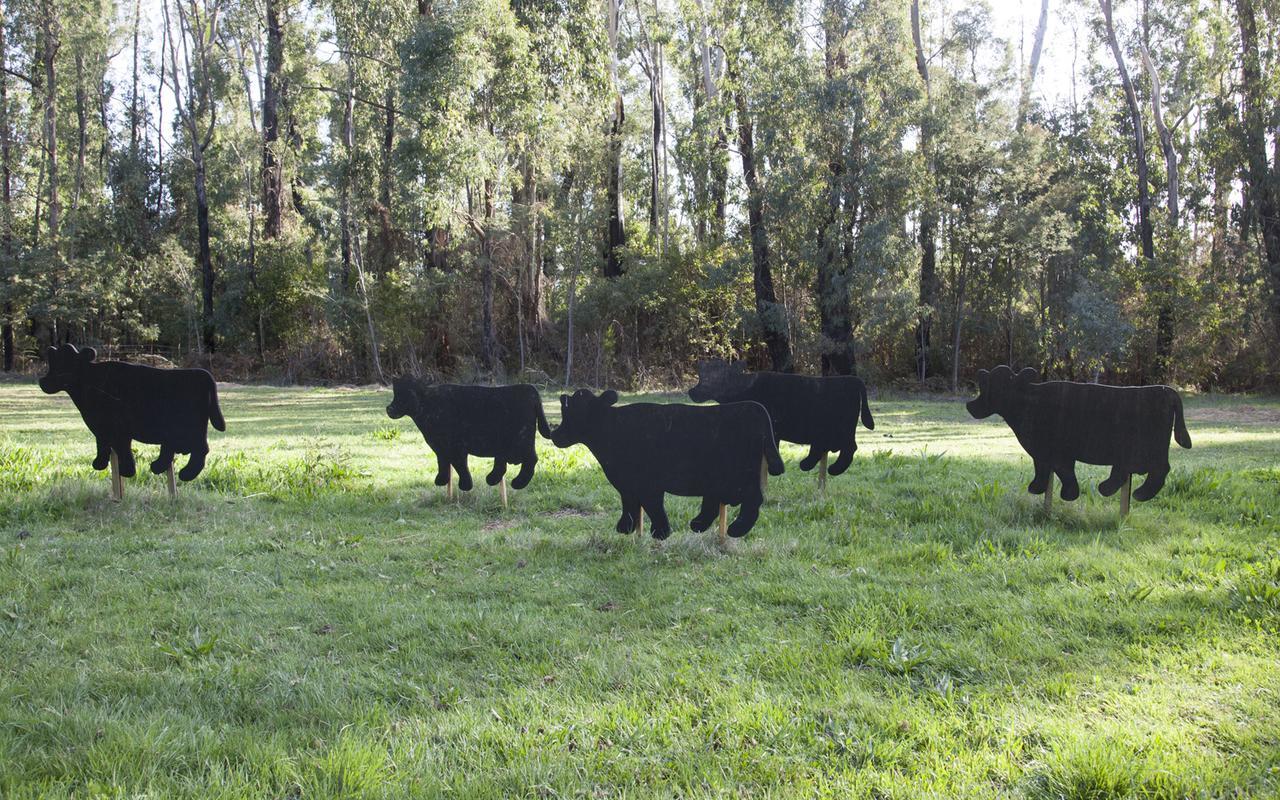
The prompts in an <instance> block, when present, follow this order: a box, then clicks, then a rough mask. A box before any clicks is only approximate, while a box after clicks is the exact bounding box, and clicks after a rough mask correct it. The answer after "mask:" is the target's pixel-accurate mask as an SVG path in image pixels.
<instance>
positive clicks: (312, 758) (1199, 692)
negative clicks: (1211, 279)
mask: <svg viewBox="0 0 1280 800" xmlns="http://www.w3.org/2000/svg"><path fill="white" fill-rule="evenodd" d="M389 399H390V395H389V393H388V392H377V391H371V390H318V389H278V388H238V387H226V388H224V390H223V392H222V405H223V410H224V412H225V415H226V418H227V421H228V426H229V431H228V432H227V433H225V434H219V433H216V432H211V433H210V439H211V444H212V447H213V455H212V456H211V460H210V464H209V467H208V469H207V470H206V471H205V473H204V474H203V475H202V476H201V477H200V478H199V479H198V480H197V481H196V482H195V483H194V484H191V485H188V486H183V487H180V489H179V498H178V500H177V502H176V503H171V502H170V501H169V499H168V498H167V496H166V494H165V489H164V483H163V479H162V478H155V477H153V476H151V475H150V474H147V475H146V476H145V477H142V478H140V479H137V480H133V481H129V482H127V487H126V494H125V501H124V502H123V503H122V504H115V503H112V502H110V501H109V499H108V483H109V482H108V479H107V477H106V476H105V474H104V473H95V472H93V471H92V470H91V469H90V467H89V462H90V461H91V459H92V457H93V447H92V439H91V437H90V436H89V435H88V433H87V431H86V430H85V429H84V427H83V424H82V423H81V421H80V419H79V416H78V415H77V414H76V412H75V409H74V407H73V406H72V405H71V402H70V400H69V399H68V398H67V397H66V396H65V395H59V396H57V397H47V396H45V395H42V394H41V393H40V392H39V390H38V389H37V388H36V387H35V386H34V385H30V384H16V383H9V384H3V385H0V796H2V797H4V798H33V797H80V798H97V797H103V798H107V797H110V798H117V797H120V798H123V797H146V798H168V797H189V798H224V797H225V798H231V797H234V798H282V799H283V798H329V797H350V798H366V797H368V798H408V797H441V796H458V797H538V798H544V797H545V798H560V797H587V798H600V797H662V798H665V797H709V796H733V797H804V798H808V797H839V798H845V797H875V798H889V797H892V798H919V797H962V798H972V797H1029V798H1119V797H1142V798H1181V797H1202V796H1203V797H1275V796H1277V795H1278V794H1280V402H1277V401H1275V400H1268V399H1259V398H1241V399H1223V398H1193V399H1191V400H1189V402H1188V414H1187V416H1188V427H1189V428H1190V431H1191V436H1192V439H1193V440H1194V442H1195V448H1194V449H1193V450H1190V451H1185V450H1180V449H1177V448H1176V447H1175V449H1174V452H1173V453H1172V454H1171V458H1172V460H1173V465H1174V470H1173V473H1172V475H1171V476H1170V480H1169V483H1168V485H1167V486H1166V488H1165V490H1164V492H1163V493H1162V494H1161V495H1160V496H1158V497H1157V498H1156V499H1155V500H1154V501H1152V502H1150V503H1147V504H1137V503H1135V505H1134V512H1133V514H1132V515H1131V516H1130V517H1129V519H1128V520H1125V521H1121V520H1120V519H1119V518H1118V502H1117V499H1116V498H1111V499H1107V500H1104V499H1102V498H1100V497H1098V495H1097V492H1096V489H1095V488H1094V486H1096V484H1097V482H1098V481H1099V480H1101V478H1102V477H1104V476H1105V474H1106V472H1105V470H1104V469H1102V468H1095V467H1082V468H1081V470H1080V477H1081V483H1082V485H1086V484H1087V485H1088V488H1087V490H1086V494H1085V495H1084V496H1083V497H1082V498H1081V499H1080V500H1079V501H1077V502H1076V503H1071V504H1068V503H1062V502H1060V501H1058V502H1055V504H1054V508H1053V512H1052V516H1051V518H1050V519H1048V520H1046V519H1044V518H1043V516H1042V512H1041V510H1040V502H1039V499H1038V498H1033V497H1031V496H1030V495H1028V494H1027V493H1026V492H1025V485H1026V483H1027V481H1029V480H1030V478H1031V465H1030V461H1029V459H1028V458H1026V457H1025V456H1024V455H1023V454H1022V453H1021V451H1020V450H1019V449H1018V447H1017V444H1016V442H1015V441H1014V439H1013V437H1012V435H1011V434H1010V433H1009V431H1008V429H1007V428H1006V427H1005V426H1004V425H1003V423H1001V422H999V421H998V419H996V420H991V421H985V422H974V421H972V420H970V419H969V418H968V416H967V414H966V413H965V410H964V407H963V405H962V404H961V403H959V402H955V401H950V402H933V401H929V402H925V401H918V400H894V399H882V400H879V401H873V405H872V408H873V411H874V413H875V415H876V422H877V428H876V430H875V431H874V432H866V431H859V439H860V444H861V450H860V451H859V453H858V456H857V458H855V460H854V465H853V467H852V468H851V469H850V471H849V473H847V474H846V475H844V476H841V477H839V478H834V479H832V480H831V481H830V483H829V488H828V492H827V494H826V495H825V496H823V495H822V494H820V493H819V492H818V487H817V480H816V476H815V475H814V474H813V473H807V474H806V473H801V472H800V471H799V470H798V468H796V467H795V464H796V462H797V461H798V460H799V457H800V455H801V454H802V451H801V450H800V449H799V448H795V447H784V452H783V455H784V457H785V458H786V460H787V464H788V472H787V474H785V475H783V476H780V477H777V478H773V479H771V480H770V483H769V492H768V500H767V502H766V505H765V508H764V509H763V511H762V514H761V520H760V523H759V524H758V525H757V526H756V528H755V529H754V530H753V531H752V532H751V534H750V535H749V536H748V538H746V539H745V540H741V541H737V542H733V543H731V544H730V546H729V547H728V550H727V552H721V551H720V549H719V548H718V547H717V545H716V542H715V535H714V532H712V533H706V534H691V533H689V532H688V531H687V527H686V526H687V521H688V519H689V518H690V517H692V516H693V515H694V513H696V510H697V508H696V501H694V500H692V499H684V498H669V501H668V509H669V511H670V513H671V516H672V521H673V525H676V526H677V531H676V533H674V534H673V536H672V537H671V539H670V540H668V541H667V542H665V543H662V544H659V543H655V542H653V541H652V540H650V539H648V538H644V539H637V538H636V537H625V536H620V535H618V534H616V533H614V532H613V525H614V522H615V520H616V518H617V515H618V503H617V496H616V494H615V493H614V492H613V490H612V489H611V488H610V487H609V485H608V484H607V483H606V482H605V480H604V477H603V475H602V474H601V473H600V471H599V470H598V468H597V467H596V465H595V462H594V460H593V459H592V458H591V457H590V455H589V454H588V453H587V452H586V451H585V449H583V448H580V447H577V448H572V449H570V450H565V451H559V450H556V449H555V448H554V447H553V446H552V445H551V443H550V442H548V441H545V440H542V441H540V444H539V454H540V456H541V459H542V460H541V462H540V464H539V466H538V473H537V475H536V476H535V478H534V481H533V483H532V485H531V486H530V487H529V488H528V489H526V490H524V491H522V492H512V494H511V499H512V503H511V508H510V510H509V511H505V512H504V511H503V510H502V508H501V506H500V503H499V500H498V496H497V492H496V491H495V490H494V489H491V488H489V487H488V486H485V485H484V483H483V480H482V477H483V474H484V472H485V471H487V466H481V463H480V462H478V461H474V462H473V474H476V475H477V477H478V478H481V480H478V481H477V482H478V484H479V485H478V486H477V488H476V489H475V490H474V491H473V492H471V493H470V495H466V496H463V497H462V498H461V499H460V500H458V501H456V502H448V501H446V499H445V497H444V492H443V490H441V489H438V488H436V487H435V486H433V485H431V483H430V480H431V478H432V477H433V475H434V466H433V461H430V460H429V459H428V451H427V450H426V446H425V445H424V444H423V442H422V440H421V437H420V436H419V435H418V433H417V431H416V430H415V429H414V428H413V427H412V424H411V423H410V422H409V420H407V419H406V420H400V421H397V422H392V421H391V420H389V419H387V418H386V416H385V414H384V413H383V408H384V406H385V405H386V404H387V402H389ZM547 401H548V406H547V407H548V411H549V413H550V412H554V411H555V410H556V403H555V402H554V397H553V396H551V395H548V396H547ZM555 421H556V420H555V415H554V414H552V424H555ZM154 451H155V450H154V448H152V447H139V453H140V462H142V463H141V464H140V466H145V462H146V461H149V460H150V459H151V458H154ZM180 463H181V462H180Z"/></svg>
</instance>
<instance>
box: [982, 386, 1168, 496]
mask: <svg viewBox="0 0 1280 800" xmlns="http://www.w3.org/2000/svg"><path fill="white" fill-rule="evenodd" d="M1036 378H1037V373H1036V371H1035V370H1034V369H1032V368H1031V367H1027V368H1026V369H1023V370H1022V371H1021V372H1019V373H1017V374H1016V375H1015V374H1014V372H1013V370H1012V369H1010V368H1009V367H1007V366H999V367H996V368H995V369H993V370H991V371H990V372H988V371H987V370H985V369H983V370H978V396H977V397H976V398H974V399H973V400H970V401H969V402H968V403H967V404H966V408H968V410H969V413H970V414H971V415H973V416H974V417H975V418H976V419H985V418H986V417H989V416H991V415H992V414H999V415H1000V416H1001V417H1003V418H1004V421H1005V422H1007V423H1008V424H1009V427H1010V428H1012V429H1013V435H1014V436H1016V437H1017V438H1018V443H1019V444H1021V445H1022V449H1023V450H1025V451H1027V455H1029V456H1031V459H1032V461H1033V462H1034V463H1035V477H1034V478H1033V479H1032V481H1031V483H1030V484H1029V485H1028V486H1027V491H1029V492H1031V493H1032V494H1043V493H1044V492H1045V490H1046V488H1047V487H1048V485H1049V479H1050V478H1051V477H1052V476H1053V475H1054V474H1056V475H1057V476H1058V479H1059V480H1060V481H1061V482H1062V491H1061V495H1060V496H1061V497H1062V499H1063V500H1075V499H1076V498H1077V497H1079V496H1080V484H1079V483H1078V482H1077V481H1076V473H1075V465H1076V462H1077V461H1081V462H1084V463H1085V464H1099V465H1102V466H1109V467H1111V474H1110V475H1109V476H1107V478H1106V479H1105V480H1103V481H1102V483H1100V484H1098V491H1099V492H1100V493H1101V494H1102V495H1103V496H1104V497H1110V496H1111V495H1113V494H1115V493H1116V491H1117V490H1119V489H1120V487H1121V486H1123V485H1124V484H1125V482H1126V481H1127V480H1128V479H1129V477H1130V476H1131V475H1135V474H1137V475H1146V476H1147V479H1146V480H1145V481H1143V483H1142V485H1141V486H1139V487H1138V488H1137V489H1135V490H1134V492H1133V497H1134V499H1135V500H1150V499H1151V498H1153V497H1155V496H1156V493H1157V492H1159V491H1160V489H1161V487H1163V486H1164V481H1165V477H1166V476H1167V475H1168V474H1169V436H1170V434H1171V433H1172V435H1173V438H1174V439H1175V440H1176V441H1177V442H1178V444H1179V445H1181V446H1182V447H1187V448H1189V447H1191V436H1190V435H1189V434H1188V433H1187V425H1186V422H1185V420H1184V419H1183V416H1182V398H1181V397H1180V396H1179V395H1178V393H1177V392H1176V391H1174V390H1173V389H1172V388H1170V387H1168V386H1103V385H1101V384H1096V383H1072V382H1070V381H1048V382H1046V383H1037V382H1036Z"/></svg>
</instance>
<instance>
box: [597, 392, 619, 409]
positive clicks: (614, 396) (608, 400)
mask: <svg viewBox="0 0 1280 800" xmlns="http://www.w3.org/2000/svg"><path fill="white" fill-rule="evenodd" d="M600 402H601V403H604V404H605V405H606V406H611V405H613V404H614V403H616V402H618V393H617V392H615V391H614V390H612V389H605V390H604V391H603V392H601V393H600Z"/></svg>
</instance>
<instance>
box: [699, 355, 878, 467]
mask: <svg viewBox="0 0 1280 800" xmlns="http://www.w3.org/2000/svg"><path fill="white" fill-rule="evenodd" d="M689 399H690V400H693V401H694V402H695V403H702V402H705V401H707V400H715V401H716V402H718V403H732V402H738V401H743V400H754V401H755V402H757V403H759V404H760V405H762V406H764V407H765V410H766V411H768V412H769V419H770V420H772V422H773V435H774V439H775V440H782V441H786V442H795V443H796V444H807V445H809V453H808V454H807V455H806V456H805V457H804V458H803V459H801V461H800V469H802V470H804V471H805V472H808V471H809V470H811V469H813V468H814V466H815V465H816V464H818V462H819V461H821V462H822V463H823V464H825V463H826V458H827V453H829V452H838V453H839V454H840V455H839V456H838V457H837V458H836V460H835V463H833V464H832V465H831V469H830V474H832V475H839V474H840V473H842V472H844V471H845V470H846V469H848V467H849V464H850V463H851V462H852V461H853V454H854V453H855V452H856V451H857V449H858V442H857V438H856V436H855V434H856V433H857V428H858V417H859V414H861V417H862V424H863V425H864V426H865V427H866V428H867V430H874V429H875V427H876V423H875V420H873V419H872V418H871V407H870V406H868V405H867V385H866V384H865V383H863V382H862V379H861V378H857V377H854V376H852V375H841V376H832V377H827V378H814V377H808V376H805V375H788V374H786V373H782V372H754V373H749V372H743V369H742V364H739V363H734V364H729V363H727V362H725V361H723V360H721V359H718V358H716V359H711V360H709V361H699V362H698V385H697V386H694V387H693V388H692V389H690V390H689Z"/></svg>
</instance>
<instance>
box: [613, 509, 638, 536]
mask: <svg viewBox="0 0 1280 800" xmlns="http://www.w3.org/2000/svg"><path fill="white" fill-rule="evenodd" d="M613 529H614V530H616V531H617V532H618V533H624V534H625V533H631V532H632V531H634V530H635V529H636V521H635V520H634V519H632V518H631V515H630V514H623V515H622V516H621V517H618V524H617V525H614V526H613Z"/></svg>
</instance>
